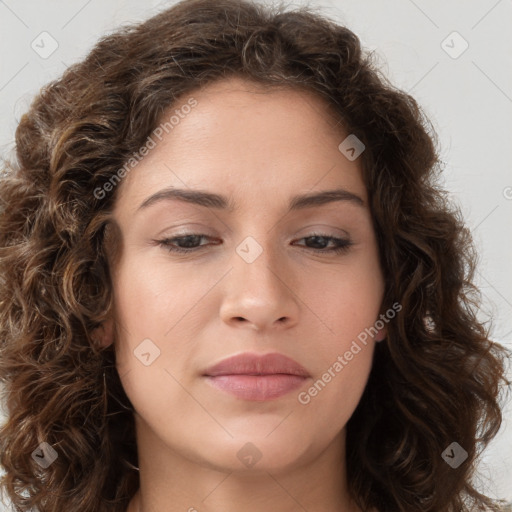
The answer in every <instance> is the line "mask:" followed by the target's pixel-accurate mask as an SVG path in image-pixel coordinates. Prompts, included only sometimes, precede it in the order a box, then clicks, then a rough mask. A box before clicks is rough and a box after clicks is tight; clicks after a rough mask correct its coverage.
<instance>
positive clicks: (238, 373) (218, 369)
mask: <svg viewBox="0 0 512 512" xmlns="http://www.w3.org/2000/svg"><path fill="white" fill-rule="evenodd" d="M203 377H205V378H206V381H207V382H208V383H209V384H210V385H212V386H213V387H214V388H215V389H217V390H219V391H222V392H225V393H229V394H231V395H234V396H236V397H237V398H239V399H242V400H253V401H265V400H274V399H277V398H280V397H282V396H284V395H287V394H288V393H290V392H291V391H293V390H295V389H297V388H299V387H300V386H302V385H303V384H304V382H305V381H306V380H307V379H308V378H310V377H311V376H310V375H309V373H308V372H307V370H306V369H305V368H304V367H303V366H301V365H300V364H299V363H297V362H296V361H294V360H293V359H290V358H289V357H286V356H284V355H282V354H278V353H272V354H265V355H259V354H255V353H244V354H239V355H236V356H233V357H229V358H227V359H224V360H222V361H221V362H220V363H218V364H216V365H214V366H212V367H210V368H208V369H207V370H206V371H205V372H204V374H203Z"/></svg>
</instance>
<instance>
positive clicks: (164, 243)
mask: <svg viewBox="0 0 512 512" xmlns="http://www.w3.org/2000/svg"><path fill="white" fill-rule="evenodd" d="M194 236H195V237H202V238H211V237H209V236H208V235H203V234H200V233H185V234H183V235H180V236H176V237H173V238H164V239H162V240H155V243H157V244H158V245H159V246H161V247H163V248H164V249H165V250H166V251H169V252H173V253H181V254H186V253H192V252H196V251H199V250H201V249H202V248H203V247H206V246H207V245H201V246H199V247H193V248H188V249H187V248H183V247H176V246H172V245H171V242H173V241H177V240H183V239H185V238H188V237H194ZM315 237H320V238H324V239H326V240H328V241H332V240H333V241H335V242H336V243H339V244H340V246H339V247H334V248H330V249H315V248H312V247H304V248H305V249H309V250H311V251H313V252H316V253H324V254H343V253H345V252H347V251H348V250H349V248H350V246H351V245H353V242H351V241H350V240H349V239H344V238H337V237H334V236H328V235H324V234H322V233H312V234H311V235H309V236H306V237H303V238H300V240H305V239H307V238H315Z"/></svg>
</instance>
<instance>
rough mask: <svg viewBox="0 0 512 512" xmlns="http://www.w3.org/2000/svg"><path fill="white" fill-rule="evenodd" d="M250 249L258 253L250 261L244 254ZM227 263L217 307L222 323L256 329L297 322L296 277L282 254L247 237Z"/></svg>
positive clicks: (283, 325)
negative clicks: (247, 243) (222, 289)
mask: <svg viewBox="0 0 512 512" xmlns="http://www.w3.org/2000/svg"><path fill="white" fill-rule="evenodd" d="M255 240H256V241H255ZM247 248H248V249H249V250H248V251H246V252H245V253H244V249H247ZM251 251H252V252H254V251H256V254H258V253H259V254H258V255H257V257H256V258H255V259H254V260H252V258H251V257H249V258H247V257H246V254H250V252H251ZM260 251H261V252H260ZM252 256H254V254H253V255H252ZM230 263H231V266H232V270H231V271H230V272H229V273H228V275H227V277H226V280H225V282H224V295H223V302H222V305H221V310H220V315H221V318H222V320H223V321H224V322H225V323H227V324H230V325H231V326H241V327H247V328H251V329H254V330H258V331H266V330H273V329H276V328H280V329H288V328H290V327H292V326H293V325H295V324H296V323H297V321H298V315H299V302H300V299H299V296H298V279H297V276H294V275H293V268H292V267H291V266H290V265H286V262H285V261H284V256H283V255H282V254H279V255H278V254H277V253H276V252H275V251H272V250H271V249H270V246H269V244H264V243H262V241H261V239H256V238H252V237H251V242H250V243H249V245H244V244H243V243H242V244H241V245H240V246H239V247H238V251H237V252H236V253H235V254H234V255H233V257H232V258H231V262H230Z"/></svg>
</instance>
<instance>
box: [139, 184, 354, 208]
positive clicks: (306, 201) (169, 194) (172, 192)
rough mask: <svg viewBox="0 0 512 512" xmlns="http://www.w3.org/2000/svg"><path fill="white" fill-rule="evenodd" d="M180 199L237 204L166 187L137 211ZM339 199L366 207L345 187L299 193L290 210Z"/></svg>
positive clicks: (205, 203) (211, 204) (222, 205)
mask: <svg viewBox="0 0 512 512" xmlns="http://www.w3.org/2000/svg"><path fill="white" fill-rule="evenodd" d="M171 200H178V201H184V202H187V203H192V204H196V205H198V206H205V207H207V208H215V209H218V210H227V211H229V212H232V211H234V210H235V209H236V204H235V203H234V202H233V201H232V200H231V199H228V198H227V197H225V196H223V195H220V194H215V193H212V192H206V191H204V190H191V189H179V188H173V187H169V188H165V189H163V190H160V191H159V192H156V193H155V194H153V195H151V196H149V197H148V198H147V199H145V200H144V201H143V202H142V203H141V205H140V206H139V207H138V208H137V211H139V210H143V209H146V208H148V207H149V206H152V205H154V204H156V203H159V202H161V201H171ZM337 201H348V202H350V203H353V204H356V205H358V206H362V207H364V201H363V200H362V199H361V198H360V197H359V196H358V195H356V194H354V193H353V192H349V191H348V190H345V189H343V188H337V189H333V190H323V191H321V192H312V193H308V194H299V195H296V196H293V197H292V198H291V199H290V203H289V205H288V211H295V210H302V209H305V208H311V207H314V206H322V205H324V204H329V203H333V202H337Z"/></svg>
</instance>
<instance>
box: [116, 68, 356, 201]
mask: <svg viewBox="0 0 512 512" xmlns="http://www.w3.org/2000/svg"><path fill="white" fill-rule="evenodd" d="M190 99H193V100H194V102H195V106H194V107H193V108H191V109H187V110H186V112H187V113H186V114H184V112H185V110H183V111H182V112H181V114H182V115H179V116H178V117H179V122H177V123H175V124H174V125H173V126H172V129H168V130H166V131H163V132H162V134H161V137H160V138H161V140H158V139H156V145H155V147H154V148H153V149H152V150H151V151H150V152H149V153H148V154H147V155H146V156H145V157H144V158H143V159H142V160H141V161H140V162H139V163H138V164H137V166H136V167H135V168H134V169H133V171H131V172H130V173H129V175H128V176H127V177H126V178H125V179H124V181H123V183H122V188H123V189H125V192H124V194H123V195H126V193H128V194H129V195H130V196H131V197H132V198H136V199H137V200H138V202H139V203H140V202H141V201H143V200H144V198H145V197H146V195H147V194H149V193H151V192H153V193H154V192H156V191H157V190H158V189H160V188H162V187H164V186H176V187H180V188H186V187H191V188H200V189H202V190H205V189H207V190H211V191H214V192H215V191H223V192H224V194H225V195H233V196H240V200H241V201H242V200H245V196H252V197H254V196H258V195H259V196H260V197H261V199H263V197H264V196H265V195H267V196H268V197H271V196H272V197H277V196H276V193H277V192H280V191H282V194H283V197H284V198H286V199H288V197H290V196H291V195H295V194H296V193H298V192H306V191H308V190H313V189H318V190H325V189H328V188H336V187H340V186H342V187H343V188H346V189H348V190H350V191H352V192H354V193H356V194H358V195H360V196H365V189H364V185H363V183H362V179H361V173H360V166H359V162H358V161H349V160H348V159H347V158H346V157H345V156H344V155H343V154H342V153H341V152H340V150H339V148H338V146H339V145H340V143H341V142H342V141H343V140H344V139H345V138H346V136H347V135H348V134H347V132H345V131H344V129H343V128H342V125H341V123H340V122H339V120H338V121H337V120H336V117H335V115H334V114H333V112H332V110H331V109H330V108H329V106H328V104H327V103H326V102H325V101H324V100H323V99H322V98H319V97H318V96H316V95H315V94H313V93H311V92H309V91H302V90H295V89H291V88H278V89H274V88H272V89H267V88H263V87H261V86H260V85H258V84H254V83H252V82H247V81H243V80H241V79H238V78H237V79H230V80H224V81H220V82H217V83H214V84H211V85H209V86H207V87H205V88H203V89H199V90H196V91H194V92H192V93H190V94H187V95H184V96H182V97H181V98H180V99H179V100H178V101H177V102H175V103H174V105H173V106H172V107H171V108H170V109H168V110H167V111H166V112H165V114H164V115H163V116H162V123H164V122H165V121H166V120H167V119H168V118H170V116H171V115H172V114H173V113H178V114H179V113H180V106H183V105H186V104H190V101H189V100H190ZM176 111H178V112H176ZM178 117H177V116H175V118H176V119H178ZM160 126H162V124H161V125H160ZM269 194H270V195H269ZM134 200H135V199H134ZM234 200H235V202H236V201H237V199H236V197H234Z"/></svg>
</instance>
